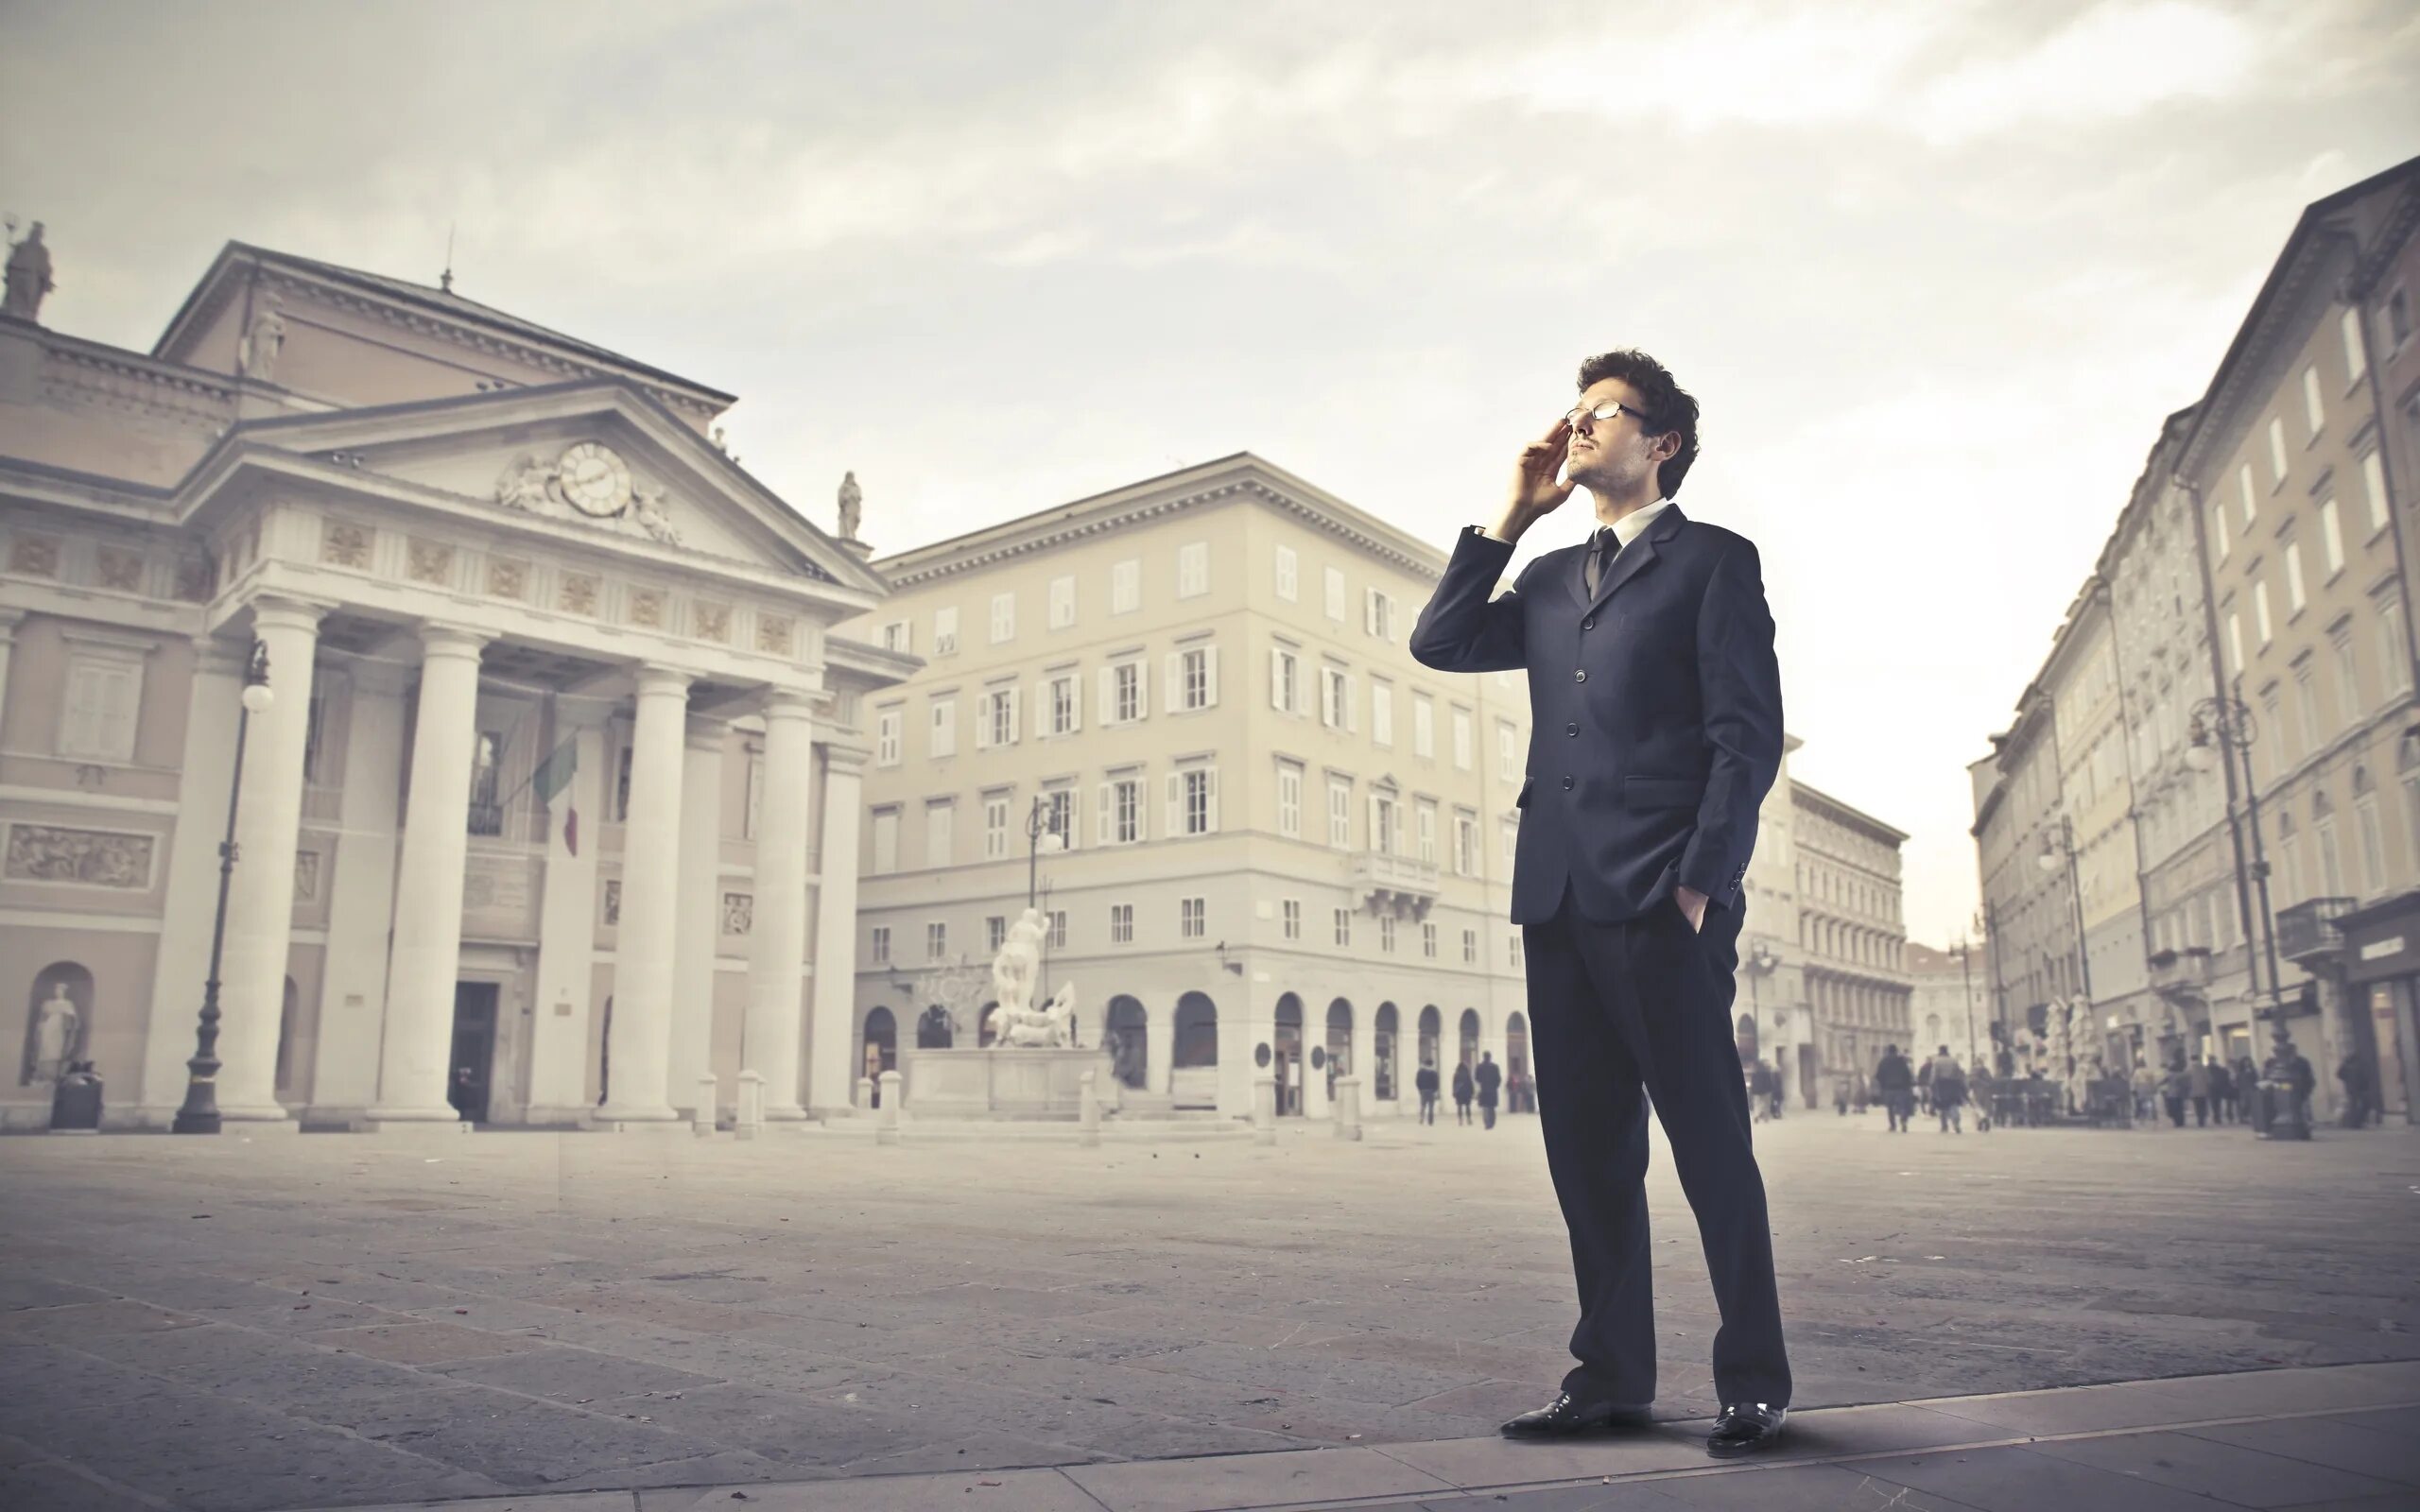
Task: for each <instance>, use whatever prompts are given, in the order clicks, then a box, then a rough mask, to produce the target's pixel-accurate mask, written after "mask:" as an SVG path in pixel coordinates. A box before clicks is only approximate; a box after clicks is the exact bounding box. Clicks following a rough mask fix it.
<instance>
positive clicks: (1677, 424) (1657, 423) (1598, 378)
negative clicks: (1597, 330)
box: [1580, 347, 1698, 498]
mask: <svg viewBox="0 0 2420 1512" xmlns="http://www.w3.org/2000/svg"><path fill="white" fill-rule="evenodd" d="M1608 378H1618V379H1620V380H1621V381H1622V382H1624V383H1626V384H1628V385H1630V386H1631V387H1633V388H1635V389H1637V390H1638V398H1639V402H1640V403H1641V404H1645V405H1646V406H1647V417H1646V419H1647V426H1648V429H1649V430H1650V431H1652V432H1655V433H1657V434H1661V433H1663V432H1665V431H1678V432H1680V433H1681V449H1680V450H1679V451H1677V452H1675V453H1673V454H1672V455H1670V456H1668V457H1667V458H1665V459H1664V461H1663V463H1662V464H1661V465H1659V466H1658V467H1657V468H1656V470H1655V483H1656V487H1657V488H1658V489H1660V490H1662V491H1663V495H1664V497H1665V498H1671V497H1672V496H1673V495H1674V494H1677V493H1679V492H1680V491H1681V480H1682V479H1683V478H1685V477H1687V476H1688V475H1689V465H1690V464H1691V463H1693V462H1695V461H1696V460H1697V459H1698V402H1697V400H1696V399H1694V398H1692V397H1691V396H1690V395H1689V393H1688V391H1687V390H1686V389H1684V388H1683V387H1681V386H1680V385H1679V384H1677V383H1674V382H1673V381H1672V374H1671V372H1670V371H1669V370H1668V369H1666V368H1665V366H1664V365H1663V364H1662V363H1660V362H1658V361H1656V360H1655V359H1654V358H1653V357H1651V356H1649V355H1648V354H1647V353H1646V352H1640V351H1638V350H1637V349H1636V348H1634V347H1625V348H1623V349H1622V350H1620V351H1619V352H1599V354H1598V355H1596V356H1593V357H1591V358H1589V359H1588V360H1587V361H1586V362H1583V363H1582V364H1581V365H1580V392H1582V393H1583V394H1584V393H1586V392H1587V391H1588V390H1589V389H1590V388H1591V387H1595V386H1596V385H1598V384H1600V383H1603V382H1604V381H1605V380H1606V379H1608Z"/></svg>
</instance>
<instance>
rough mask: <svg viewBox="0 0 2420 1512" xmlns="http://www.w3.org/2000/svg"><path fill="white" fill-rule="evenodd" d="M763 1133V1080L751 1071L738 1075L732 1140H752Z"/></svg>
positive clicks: (732, 1122) (732, 1121)
mask: <svg viewBox="0 0 2420 1512" xmlns="http://www.w3.org/2000/svg"><path fill="white" fill-rule="evenodd" d="M763 1132H765V1078H764V1077H762V1076H760V1075H758V1074H756V1073H754V1072H752V1071H743V1072H741V1073H740V1074H739V1107H738V1108H737V1109H736V1110H735V1112H734V1113H733V1115H732V1120H731V1135H732V1138H734V1139H740V1140H752V1139H754V1138H755V1137H756V1136H757V1135H759V1134H762V1133H763Z"/></svg>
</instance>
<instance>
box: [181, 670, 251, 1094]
mask: <svg viewBox="0 0 2420 1512" xmlns="http://www.w3.org/2000/svg"><path fill="white" fill-rule="evenodd" d="M274 699H275V695H274V694H272V693H271V692H270V691H269V686H268V646H267V645H266V644H263V643H261V642H259V641H254V642H253V643H252V655H251V662H248V663H247V664H246V666H245V668H244V693H243V705H244V707H243V709H242V711H241V712H240V713H237V714H236V715H235V776H234V780H233V782H230V783H229V784H228V791H227V838H226V839H224V840H222V841H220V842H219V844H218V917H217V919H216V920H214V921H213V922H212V924H211V926H210V977H209V980H207V981H206V982H204V983H203V984H202V988H201V1025H200V1028H199V1031H198V1032H197V1034H196V1036H195V1045H194V1054H193V1058H192V1059H191V1060H188V1061H186V1062H185V1070H186V1073H187V1075H186V1078H185V1101H184V1106H183V1107H182V1108H178V1109H177V1116H176V1120H175V1122H174V1123H172V1124H171V1125H169V1128H170V1129H171V1130H172V1131H173V1132H175V1133H179V1134H216V1133H217V1132H218V1067H219V1064H220V1062H219V1059H218V959H219V954H220V952H221V950H222V949H223V947H224V946H225V945H226V943H227V885H228V884H229V883H230V882H231V881H232V880H233V877H234V874H235V805H236V803H237V801H238V800H239V799H242V798H243V796H244V737H245V735H246V734H247V733H249V732H250V729H251V722H252V715H254V714H256V713H265V712H266V711H267V710H268V706H269V704H270V703H271V702H272V701H273V700H274Z"/></svg>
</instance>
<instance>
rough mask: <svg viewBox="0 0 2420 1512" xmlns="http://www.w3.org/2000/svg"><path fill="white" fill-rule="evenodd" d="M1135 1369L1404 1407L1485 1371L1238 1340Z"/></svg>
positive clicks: (1140, 1363)
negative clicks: (1448, 1370)
mask: <svg viewBox="0 0 2420 1512" xmlns="http://www.w3.org/2000/svg"><path fill="white" fill-rule="evenodd" d="M1132 1368H1135V1369H1138V1370H1159V1371H1165V1372H1168V1373H1171V1374H1180V1375H1185V1376H1194V1377H1200V1378H1201V1379H1202V1380H1205V1381H1219V1382H1225V1383H1229V1384H1231V1385H1251V1386H1272V1387H1275V1388H1277V1389H1280V1390H1285V1391H1302V1392H1313V1393H1316V1394H1318V1395H1320V1396H1322V1397H1336V1398H1340V1399H1342V1400H1348V1401H1368V1402H1377V1403H1382V1404H1384V1405H1388V1406H1402V1405H1404V1404H1405V1403H1408V1402H1412V1401H1417V1400H1420V1399H1422V1398H1424V1397H1433V1396H1435V1395H1437V1394H1438V1393H1439V1392H1442V1391H1449V1390H1452V1389H1453V1388H1454V1387H1456V1386H1462V1385H1469V1384H1471V1383H1473V1382H1474V1381H1476V1380H1478V1379H1479V1378H1480V1376H1481V1372H1478V1371H1472V1372H1469V1373H1467V1374H1461V1375H1447V1374H1445V1373H1443V1372H1442V1371H1437V1370H1429V1369H1425V1368H1423V1367H1421V1366H1404V1365H1375V1364H1371V1363H1367V1362H1361V1361H1347V1360H1338V1359H1335V1358H1333V1357H1332V1356H1328V1355H1325V1354H1317V1353H1313V1352H1311V1351H1309V1350H1304V1349H1248V1348H1246V1347H1244V1346H1242V1345H1235V1344H1201V1345H1193V1346H1190V1347H1188V1348H1185V1349H1172V1350H1169V1351H1168V1352H1167V1353H1166V1354H1155V1355H1151V1356H1150V1357H1149V1358H1146V1359H1141V1360H1137V1361H1135V1362H1134V1363H1133V1366H1132Z"/></svg>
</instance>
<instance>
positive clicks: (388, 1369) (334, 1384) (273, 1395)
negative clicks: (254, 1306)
mask: <svg viewBox="0 0 2420 1512" xmlns="http://www.w3.org/2000/svg"><path fill="white" fill-rule="evenodd" d="M84 1348H85V1350H86V1351H87V1352H89V1353H91V1354H93V1355H95V1356H98V1357H100V1358H103V1359H107V1360H112V1361H115V1362H117V1363H119V1364H121V1365H123V1366H127V1367H129V1368H131V1369H137V1370H140V1371H142V1372H144V1373H146V1374H147V1375H153V1376H158V1377H162V1378H164V1379H165V1380H168V1381H171V1382H174V1383H177V1384H178V1385H179V1386H181V1387H183V1388H186V1389H189V1390H195V1391H208V1392H214V1393H216V1394H218V1395H220V1396H224V1397H229V1398H233V1399H235V1400H244V1401H251V1402H257V1403H260V1404H262V1405H264V1406H270V1407H276V1408H280V1409H285V1410H288V1411H293V1410H298V1409H299V1410H302V1411H303V1412H304V1413H305V1414H306V1415H308V1413H310V1412H311V1411H313V1410H316V1409H319V1408H323V1407H326V1406H328V1405H329V1404H331V1403H333V1402H336V1401H338V1400H347V1399H350V1398H354V1397H368V1398H372V1399H374V1398H377V1397H380V1396H383V1395H387V1394H390V1393H394V1392H406V1391H423V1390H428V1389H432V1388H434V1387H437V1386H441V1385H442V1384H444V1382H443V1381H442V1380H441V1378H435V1377H430V1376H426V1375H423V1374H422V1373H420V1372H419V1371H416V1370H409V1369H406V1368H404V1367H402V1366H394V1365H389V1364H386V1363H384V1362H382V1361H377V1360H372V1359H369V1358H366V1357H364V1356H361V1355H357V1354H340V1353H337V1352H336V1351H334V1350H330V1349H321V1348H319V1347H317V1346H315V1345H311V1344H306V1343H300V1342H297V1341H294V1340H290V1339H284V1338H264V1337H262V1336H260V1335H258V1334H255V1333H251V1332H247V1331H245V1330H242V1329H236V1328H232V1327H229V1326H227V1325H224V1324H205V1325H203V1326H202V1327H199V1328H192V1329H179V1330H177V1331H175V1332H169V1333H145V1334H117V1335H112V1336H108V1337H104V1338H99V1339H95V1340H92V1341H90V1342H89V1343H87V1344H86V1345H85V1347H84Z"/></svg>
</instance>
